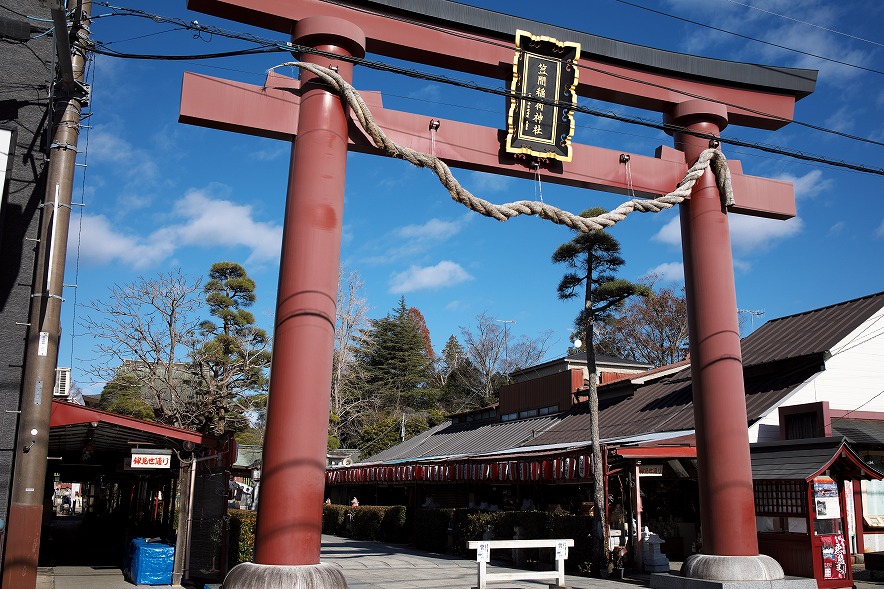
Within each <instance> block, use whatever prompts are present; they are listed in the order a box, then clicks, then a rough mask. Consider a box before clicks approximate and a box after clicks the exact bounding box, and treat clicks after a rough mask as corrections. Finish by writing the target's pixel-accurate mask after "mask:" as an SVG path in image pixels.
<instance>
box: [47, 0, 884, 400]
mask: <svg viewBox="0 0 884 589" xmlns="http://www.w3.org/2000/svg"><path fill="white" fill-rule="evenodd" d="M635 1H636V3H639V4H644V5H646V6H648V7H652V8H654V9H655V10H660V11H664V12H668V13H670V14H674V15H678V16H681V17H684V18H689V19H692V20H696V21H700V22H703V23H707V24H710V25H713V26H716V27H719V28H722V29H727V30H730V31H734V32H737V33H740V34H742V35H747V36H751V37H756V38H760V39H764V40H767V41H769V42H772V43H776V44H779V45H783V46H787V47H790V48H794V49H798V50H801V51H804V52H807V53H813V54H816V55H820V56H823V57H826V58H829V59H830V60H837V61H841V62H845V63H849V64H852V65H854V66H860V67H849V66H847V65H840V64H836V63H833V62H831V61H823V60H820V59H817V58H814V57H810V56H807V55H803V54H799V53H795V52H791V51H786V50H784V49H779V48H775V47H772V46H770V45H764V44H761V43H756V42H752V41H749V40H747V39H745V38H739V37H735V36H732V35H727V34H725V33H722V32H718V31H713V30H711V29H706V28H701V27H698V26H697V25H693V24H688V23H685V22H682V21H678V20H674V19H670V18H667V17H665V16H661V15H658V14H654V13H651V12H648V11H645V10H641V9H638V8H635V7H633V6H630V5H628V4H625V3H621V2H617V1H615V0H597V1H596V2H593V3H591V7H592V8H591V9H589V8H585V7H584V5H581V4H579V3H578V4H574V5H573V6H572V7H571V8H569V9H568V10H561V11H558V12H548V13H546V14H545V15H542V14H539V11H538V10H537V7H538V4H537V3H536V2H527V1H521V0H518V1H512V0H510V1H507V2H503V1H502V0H483V1H481V2H479V1H476V2H473V4H474V5H476V6H481V7H483V8H489V9H493V10H497V11H500V12H506V13H510V14H515V15H518V16H522V17H526V18H532V19H537V20H544V21H547V22H551V23H553V24H558V25H561V26H566V27H569V28H572V29H576V30H580V31H584V32H587V33H592V34H596V35H601V36H605V37H610V38H614V39H618V40H622V41H628V42H631V43H636V44H641V45H647V46H651V47H657V48H662V49H668V50H672V51H679V52H685V53H694V54H697V55H704V56H709V57H716V58H722V59H730V60H735V61H746V62H755V63H763V64H772V65H781V66H791V67H804V68H813V69H818V70H819V71H820V75H819V81H818V84H817V90H816V92H815V93H814V94H812V95H810V96H809V97H807V98H805V99H803V100H801V101H799V102H798V103H797V105H796V112H795V119H796V120H800V121H804V122H808V123H812V124H815V125H818V126H822V127H827V128H831V129H836V130H838V131H842V132H846V133H851V134H854V135H858V136H861V137H865V138H869V139H873V140H875V141H879V142H880V141H884V76H882V74H880V73H874V72H870V71H867V70H863V69H860V68H867V69H873V70H879V71H881V70H884V37H882V36H881V32H880V27H879V26H878V24H879V23H880V22H882V21H884V4H878V3H875V2H873V3H869V2H860V1H858V0H856V1H852V0H851V1H844V2H837V3H835V2H830V1H828V0H767V1H765V2H755V1H752V0H741V1H737V0H703V1H699V0H698V1H694V0H661V1H659V2H657V1H652V0H635ZM120 5H121V6H126V7H132V8H138V9H142V10H146V11H149V12H154V13H157V14H161V15H163V16H171V17H181V18H184V19H186V20H187V21H192V20H198V21H199V22H200V23H203V24H208V25H214V26H218V27H222V28H225V29H228V30H236V31H249V32H252V33H256V34H258V35H260V36H263V37H269V38H275V39H279V40H281V41H285V40H286V39H285V38H283V37H282V36H281V35H278V34H275V33H271V32H268V31H261V30H256V29H249V28H248V27H246V26H244V25H241V24H239V23H234V22H228V21H224V20H221V19H216V18H213V17H208V16H206V15H203V14H198V13H193V12H189V11H187V10H186V9H185V2H184V1H183V0H181V1H177V0H176V1H174V2H171V1H165V2H155V1H151V2H147V1H136V0H120ZM109 12H110V11H109V9H107V8H104V7H100V6H95V7H94V13H95V14H97V15H102V14H108V13H109ZM93 34H94V37H95V38H96V39H97V40H99V41H102V42H104V43H108V44H109V45H108V47H109V48H112V49H115V50H117V51H120V52H128V53H146V54H156V53H164V54H199V53H214V52H219V51H227V50H231V49H245V48H248V47H249V46H250V45H248V44H247V43H244V42H238V41H230V40H225V39H222V38H219V37H217V36H216V37H211V36H208V35H200V36H196V37H195V36H194V35H193V33H191V32H188V31H185V30H172V27H171V26H169V25H163V24H157V23H155V22H153V21H151V20H147V19H137V18H131V17H106V18H99V19H96V21H95V23H94V25H93ZM368 57H369V58H372V59H379V60H383V61H390V60H387V59H385V58H379V57H378V56H373V55H369V56H368ZM283 61H286V55H285V54H270V55H257V56H244V57H236V58H226V59H216V60H211V61H198V62H197V61H193V62H173V61H140V60H139V61H136V60H128V59H118V58H113V57H105V56H97V59H96V61H95V63H94V64H93V65H94V77H93V79H92V83H93V100H92V105H91V110H92V112H93V114H92V116H91V117H90V118H89V119H88V124H89V125H91V127H92V128H91V129H90V130H88V135H87V133H86V132H84V133H83V134H82V135H81V141H80V148H81V150H85V151H84V152H83V153H81V155H80V161H81V162H83V163H87V164H88V167H86V168H78V174H79V176H78V178H77V181H76V182H75V190H74V200H75V201H80V199H81V198H82V199H83V200H84V201H85V203H86V205H87V206H86V207H85V208H84V210H83V211H82V227H81V226H80V225H79V214H75V215H74V216H73V221H72V226H71V239H70V249H69V253H68V263H67V277H66V280H65V282H66V283H67V284H74V283H76V284H77V285H78V288H77V291H76V296H74V292H72V290H69V291H68V292H67V293H66V303H65V305H64V311H63V319H62V321H63V325H62V328H63V336H62V347H61V350H60V355H59V365H60V366H69V365H70V366H72V367H73V368H74V372H73V378H74V380H76V381H77V382H78V383H79V384H80V385H81V386H82V387H83V388H84V390H85V391H86V392H87V393H97V392H100V390H101V387H102V383H97V382H92V378H91V377H89V376H88V375H87V374H86V373H85V372H84V368H85V367H87V366H88V365H89V364H90V363H92V362H93V358H94V348H93V345H94V342H93V341H92V340H91V339H90V338H89V336H88V335H84V334H83V330H82V328H81V327H80V326H79V325H78V323H79V321H80V320H81V319H82V316H83V314H84V313H85V312H86V311H85V308H84V305H85V304H86V303H87V302H88V301H90V300H92V299H95V298H102V297H106V296H107V293H108V287H109V286H111V285H113V284H115V283H117V284H121V283H126V282H130V281H132V280H133V279H135V278H136V277H138V276H146V277H150V276H155V275H156V274H157V273H158V272H167V271H169V270H171V269H174V268H181V269H182V271H183V272H185V273H186V274H188V275H191V276H194V277H196V276H200V275H202V276H205V275H206V273H207V272H208V269H209V267H210V266H211V264H212V263H213V262H216V261H221V260H231V261H235V262H239V263H241V264H243V265H244V266H245V267H246V269H247V271H248V272H249V274H250V275H251V276H252V277H253V278H254V279H255V280H256V281H257V283H258V293H257V294H258V297H259V298H258V302H257V303H256V305H255V307H254V309H253V310H254V312H255V314H256V316H257V318H258V322H259V323H260V324H261V325H262V326H263V327H265V328H267V329H268V330H269V329H272V325H273V308H274V303H275V289H276V281H277V275H278V266H279V245H280V240H281V236H282V227H281V219H282V214H283V207H284V198H285V186H286V179H287V172H288V158H289V145H288V144H287V143H285V142H280V141H273V140H269V139H260V138H254V137H247V136H243V135H237V134H233V133H226V132H222V131H215V130H211V129H204V128H199V127H192V126H188V125H183V124H179V123H178V122H177V115H178V102H179V98H180V90H181V77H182V72H184V71H193V72H198V73H205V74H208V75H213V76H218V77H224V78H230V79H236V80H240V81H244V82H250V83H253V84H261V83H262V82H263V79H264V75H265V74H264V72H265V71H266V70H267V69H268V68H270V67H272V66H274V65H277V64H279V63H281V62H283ZM399 65H406V66H409V65H410V64H399ZM280 73H288V74H291V75H296V73H294V74H293V73H292V72H290V71H287V70H285V69H283V70H280ZM451 75H452V76H453V77H456V78H460V79H469V80H472V81H477V82H480V83H482V84H484V85H491V86H495V87H498V88H501V87H503V85H504V84H503V82H501V81H496V80H484V79H479V78H476V77H474V76H466V75H464V74H458V73H453V72H452V73H451ZM354 85H355V86H356V87H357V88H358V89H364V90H379V91H381V92H382V93H383V95H384V105H385V107H387V108H392V109H396V110H400V111H406V112H415V113H422V114H426V115H428V116H436V117H439V118H445V119H457V120H463V121H468V122H471V123H476V124H482V125H486V126H490V127H495V128H499V127H500V126H501V125H502V124H503V119H504V115H505V109H506V105H505V101H504V99H503V98H502V97H498V96H493V95H489V94H484V93H478V92H475V91H469V90H463V89H457V88H453V87H450V86H446V85H442V84H439V83H434V82H427V81H423V80H417V79H412V78H407V77H404V76H400V75H396V74H392V73H381V72H376V71H373V70H369V69H367V68H357V72H356V74H355V79H354ZM580 103H581V104H584V105H587V106H591V107H594V108H599V109H605V110H613V111H615V112H618V113H622V114H628V115H638V116H643V117H646V118H649V119H651V120H655V121H659V120H660V116H659V115H658V114H655V113H650V112H642V111H635V110H630V109H626V108H623V107H619V106H617V105H609V104H603V103H598V102H593V101H587V100H586V99H581V101H580ZM576 126H577V129H576V134H575V138H574V139H575V141H576V142H579V143H585V144H590V145H598V146H601V147H606V148H610V149H618V150H623V151H628V152H631V153H639V154H644V155H653V153H654V149H655V148H656V147H657V146H659V145H667V146H671V145H672V140H671V138H670V137H668V136H666V135H665V134H663V133H662V132H657V131H655V130H652V129H648V128H644V127H638V126H634V125H627V124H624V123H618V122H613V121H610V120H607V119H600V118H597V117H594V116H591V115H582V114H578V115H577V117H576ZM725 135H730V136H734V137H739V138H741V139H747V140H750V141H758V142H763V143H768V144H774V145H779V146H782V147H785V148H787V149H790V150H798V151H806V152H813V153H818V154H821V155H824V156H827V157H830V158H833V159H842V160H846V161H851V162H859V163H864V164H866V165H871V166H875V167H881V166H882V165H884V157H882V156H884V148H882V147H880V146H877V145H873V144H869V143H863V142H858V141H855V140H849V139H844V138H839V137H836V136H834V135H831V134H824V133H820V132H818V131H813V130H810V129H807V128H803V127H799V126H796V125H789V126H787V127H785V128H783V129H781V130H779V131H776V132H764V131H755V130H751V129H746V128H740V127H733V126H732V127H729V128H728V129H727V130H726V131H725ZM87 140H88V143H87ZM724 150H725V154H726V155H727V156H728V158H730V159H739V160H740V161H742V163H743V169H744V171H745V173H747V174H752V175H757V176H767V177H772V178H780V179H786V180H791V181H793V182H794V183H795V190H796V196H797V207H798V216H797V218H795V219H792V220H789V221H771V220H764V219H758V218H750V217H745V216H739V215H731V217H730V223H731V234H732V241H733V255H734V262H735V274H736V285H737V301H738V306H739V307H740V308H741V309H750V310H763V311H764V317H762V318H755V327H757V326H758V325H760V324H761V322H763V321H764V320H767V319H772V318H776V317H781V316H783V315H788V314H791V313H796V312H801V311H805V310H808V309H812V308H816V307H819V306H823V305H828V304H832V303H836V302H839V301H843V300H847V299H850V298H854V297H859V296H863V295H867V294H871V293H874V292H878V291H881V290H882V289H884V262H882V253H884V210H882V208H881V207H880V203H881V197H882V195H884V178H882V177H881V176H878V175H870V174H862V173H859V172H855V171H850V170H846V169H841V168H833V167H828V166H824V165H820V164H813V163H806V162H801V161H799V160H795V159H790V158H786V157H783V156H776V155H771V154H766V153H761V152H758V151H754V150H751V149H747V148H737V147H728V146H725V148H724ZM84 174H85V175H84ZM455 175H456V176H457V177H458V179H459V180H460V182H461V183H462V184H463V185H464V186H465V187H467V188H468V189H469V190H470V191H471V192H473V193H474V194H476V195H477V196H480V197H482V198H485V199H487V200H490V201H492V202H498V203H503V202H510V201H514V200H537V199H539V198H540V197H541V196H542V198H543V200H544V201H545V202H547V203H551V204H554V205H556V206H559V207H561V208H564V209H567V210H570V211H572V212H575V213H579V212H580V211H581V210H583V209H586V208H590V207H594V206H601V207H605V208H609V209H610V208H614V207H615V206H617V205H618V204H619V203H620V202H621V201H622V200H623V197H621V196H617V195H610V194H604V193H599V192H592V191H587V190H579V189H574V188H566V187H561V186H556V185H553V184H551V183H548V182H544V180H543V177H542V176H541V178H540V181H539V182H537V181H528V180H517V179H512V178H505V177H500V176H491V175H486V174H480V173H476V172H467V171H463V170H455ZM673 188H674V187H673ZM75 213H77V212H76V211H75ZM611 232H612V234H613V235H614V236H615V237H617V239H618V240H620V242H621V244H622V246H623V253H624V258H625V259H626V262H627V263H626V265H625V266H624V267H623V270H622V272H621V275H622V276H623V277H624V278H628V279H633V280H635V279H638V278H640V277H642V276H643V275H646V274H647V273H649V272H656V273H658V274H660V275H661V276H663V277H664V278H665V279H666V280H669V281H672V282H674V283H676V284H682V283H683V278H682V266H681V248H680V236H679V228H678V214H677V212H676V211H675V210H672V211H669V212H665V213H661V214H659V215H650V214H649V215H633V216H631V217H630V218H628V219H627V220H626V221H625V222H623V223H621V224H620V225H618V226H617V227H615V228H614V229H612V230H611ZM571 236H572V234H571V232H570V230H568V229H567V228H564V227H561V226H557V225H553V224H551V223H549V222H547V221H543V220H540V219H537V218H532V217H526V218H517V219H514V220H511V221H508V222H506V223H499V222H497V221H495V220H492V219H489V218H486V217H482V216H480V215H478V214H476V213H472V212H470V211H468V210H467V209H465V208H463V207H462V206H461V205H459V204H457V203H455V202H453V201H452V200H451V198H450V197H449V195H448V193H447V191H446V190H445V189H444V188H443V187H442V186H441V185H440V184H439V182H438V181H437V180H436V178H435V176H434V175H433V174H432V173H431V172H429V171H427V170H420V169H416V168H414V167H412V166H410V165H409V164H407V163H405V162H403V161H398V160H391V159H387V158H379V157H374V156H367V155H359V154H351V155H350V156H349V159H348V169H347V193H346V204H345V216H344V239H343V251H342V260H343V264H344V266H345V268H347V269H349V270H356V271H358V272H359V273H360V275H361V277H362V279H363V280H364V283H365V289H364V295H365V297H366V298H367V299H368V302H369V305H370V306H371V312H370V316H371V317H381V316H383V315H385V314H386V313H387V312H389V311H390V310H391V309H392V308H393V307H394V306H395V305H396V304H397V301H398V299H399V297H400V296H403V295H404V296H405V300H406V303H407V304H408V305H409V306H415V307H417V308H418V309H420V311H421V312H422V313H423V315H424V316H425V318H426V320H427V325H428V327H429V330H430V334H431V337H432V340H433V343H434V345H435V346H436V348H437V351H439V350H441V348H442V346H443V345H444V343H445V341H446V340H447V339H448V337H449V336H450V335H452V334H455V335H459V333H460V327H461V326H467V327H469V326H472V325H473V324H474V322H475V317H476V315H478V314H479V313H483V312H485V313H487V314H488V315H490V316H491V317H494V318H496V319H500V320H507V321H514V323H510V324H508V326H509V328H510V329H511V330H512V331H511V333H512V334H513V335H514V337H518V336H520V335H522V334H524V335H528V336H530V337H534V336H537V335H538V334H540V333H541V332H542V331H544V330H547V329H548V330H552V332H553V338H552V341H553V342H554V343H553V347H552V348H551V350H550V353H549V357H550V358H552V357H557V356H561V355H563V354H564V353H565V352H566V350H567V346H568V336H569V331H570V327H571V324H572V321H573V317H574V316H575V314H576V313H577V311H578V308H579V302H575V301H569V302H562V301H559V300H558V299H557V297H556V285H557V283H558V280H559V278H560V277H561V275H562V272H563V271H564V269H563V268H562V267H557V266H554V265H553V264H552V263H551V262H550V255H551V254H552V252H553V251H554V250H555V248H556V247H557V246H558V245H559V244H560V243H562V242H564V241H567V240H569V239H570V238H571ZM75 299H76V300H75Z"/></svg>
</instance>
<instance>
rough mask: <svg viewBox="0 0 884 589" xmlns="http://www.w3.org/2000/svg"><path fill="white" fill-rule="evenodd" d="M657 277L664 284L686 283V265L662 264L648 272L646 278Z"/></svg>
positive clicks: (678, 263) (677, 263) (679, 263)
mask: <svg viewBox="0 0 884 589" xmlns="http://www.w3.org/2000/svg"><path fill="white" fill-rule="evenodd" d="M652 274H653V275H656V276H659V277H660V280H662V281H663V282H677V283H679V284H683V283H684V264H682V263H681V262H666V263H664V264H660V265H659V266H655V267H654V268H651V269H650V270H648V272H647V273H646V274H645V276H650V275H652Z"/></svg>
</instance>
